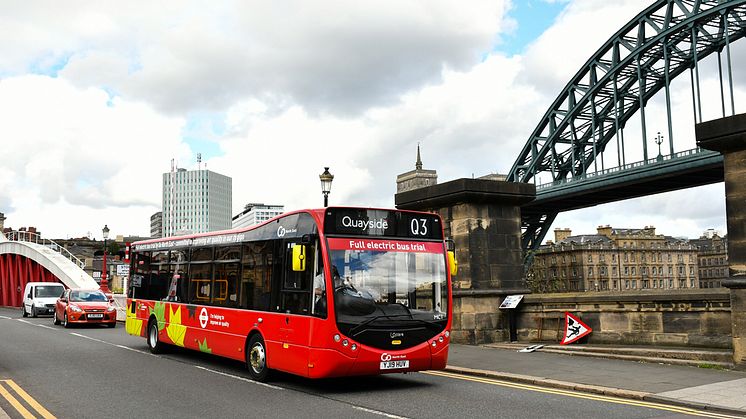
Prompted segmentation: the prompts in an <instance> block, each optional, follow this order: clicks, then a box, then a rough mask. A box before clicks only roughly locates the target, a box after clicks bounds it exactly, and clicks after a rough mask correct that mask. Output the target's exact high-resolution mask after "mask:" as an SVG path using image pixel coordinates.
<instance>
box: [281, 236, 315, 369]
mask: <svg viewBox="0 0 746 419" xmlns="http://www.w3.org/2000/svg"><path fill="white" fill-rule="evenodd" d="M298 246H302V249H298V248H297V247H298ZM294 247H295V248H296V249H295V252H296V254H297V252H298V251H299V250H302V252H303V259H304V260H306V261H313V260H314V259H315V255H314V253H315V252H314V247H313V245H312V244H301V240H300V239H299V238H298V239H289V240H283V241H282V247H281V251H280V252H279V253H280V254H279V256H280V258H281V266H282V269H280V271H281V273H280V274H279V275H277V276H276V278H277V279H278V280H279V281H280V283H279V284H277V285H278V289H279V291H280V292H279V296H278V301H277V303H276V305H275V308H276V309H277V311H278V312H279V313H281V320H280V327H279V332H280V333H279V336H278V337H279V338H280V340H281V343H282V346H281V348H282V349H281V351H282V352H283V353H282V356H280V357H279V358H280V359H281V360H278V362H279V363H280V364H284V365H282V366H280V365H278V366H280V368H281V369H286V370H288V371H291V372H294V373H296V374H301V375H307V374H308V356H309V348H308V347H309V341H310V331H311V303H312V299H311V291H312V290H311V287H312V285H313V262H310V263H308V264H306V266H304V268H305V269H304V270H297V269H299V267H298V266H296V267H295V269H296V270H293V269H294V267H293V251H294ZM296 257H297V256H296ZM275 359H276V360H277V357H276V358H275ZM275 365H277V364H275Z"/></svg>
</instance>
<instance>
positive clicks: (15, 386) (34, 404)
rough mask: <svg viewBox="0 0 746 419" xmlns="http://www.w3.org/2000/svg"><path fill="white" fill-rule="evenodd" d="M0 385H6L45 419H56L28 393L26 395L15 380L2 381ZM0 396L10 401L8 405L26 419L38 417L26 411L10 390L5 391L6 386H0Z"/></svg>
mask: <svg viewBox="0 0 746 419" xmlns="http://www.w3.org/2000/svg"><path fill="white" fill-rule="evenodd" d="M0 383H5V385H7V386H8V387H10V388H11V389H13V391H15V393H16V394H17V395H19V396H21V398H22V399H23V400H24V401H26V403H27V404H28V405H29V406H31V408H32V409H34V410H35V411H36V412H37V413H39V414H40V415H41V416H42V417H43V418H45V419H54V418H55V416H54V415H53V414H51V413H50V412H49V411H48V410H47V409H45V408H44V406H42V405H41V404H39V402H37V401H36V400H34V398H33V397H31V396H30V395H29V394H28V393H26V392H25V391H24V390H23V389H22V388H21V387H20V386H19V385H18V384H16V383H15V382H14V381H13V380H0ZM0 395H2V396H3V397H4V398H5V400H7V401H8V403H10V404H11V406H13V407H14V408H15V409H16V410H17V411H18V413H20V414H21V416H23V417H24V418H27V419H35V418H36V416H34V415H33V414H32V413H31V412H29V410H28V409H26V408H25V407H24V406H23V404H21V402H19V401H18V399H16V398H15V397H13V395H12V394H10V392H9V391H8V390H6V389H5V387H4V386H2V385H0Z"/></svg>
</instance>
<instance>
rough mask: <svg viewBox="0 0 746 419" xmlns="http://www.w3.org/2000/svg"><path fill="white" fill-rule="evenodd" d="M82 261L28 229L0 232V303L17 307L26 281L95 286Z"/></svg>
mask: <svg viewBox="0 0 746 419" xmlns="http://www.w3.org/2000/svg"><path fill="white" fill-rule="evenodd" d="M84 267H85V263H83V262H81V261H80V260H79V259H78V258H76V257H75V256H73V255H72V254H71V253H70V252H69V251H68V250H67V249H65V248H64V247H62V246H60V245H59V244H57V243H56V242H54V241H52V240H48V239H43V238H42V237H40V236H39V235H38V234H36V233H33V232H28V231H10V232H7V233H2V234H0V306H6V307H20V306H21V303H22V302H23V294H22V293H23V290H24V288H25V287H26V284H27V283H29V282H60V283H62V284H63V285H65V286H66V287H68V288H98V284H97V283H96V281H95V280H94V279H93V278H92V277H91V276H90V275H89V274H87V273H86V272H85V271H84V270H83V268H84Z"/></svg>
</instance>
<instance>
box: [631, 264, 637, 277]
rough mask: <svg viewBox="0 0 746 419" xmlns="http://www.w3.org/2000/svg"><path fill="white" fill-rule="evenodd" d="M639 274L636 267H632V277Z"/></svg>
mask: <svg viewBox="0 0 746 419" xmlns="http://www.w3.org/2000/svg"><path fill="white" fill-rule="evenodd" d="M636 274H637V273H636V272H635V267H634V266H633V267H632V276H635V275H636Z"/></svg>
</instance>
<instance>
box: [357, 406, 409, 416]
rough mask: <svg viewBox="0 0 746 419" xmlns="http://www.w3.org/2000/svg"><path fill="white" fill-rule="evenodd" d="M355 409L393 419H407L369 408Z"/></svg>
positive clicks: (358, 407)
mask: <svg viewBox="0 0 746 419" xmlns="http://www.w3.org/2000/svg"><path fill="white" fill-rule="evenodd" d="M352 408H353V409H357V410H362V411H363V412H368V413H373V414H374V415H381V416H384V417H387V418H392V419H407V417H406V416H397V415H392V414H391V413H386V412H381V411H379V410H373V409H368V408H367V407H360V406H352Z"/></svg>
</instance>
